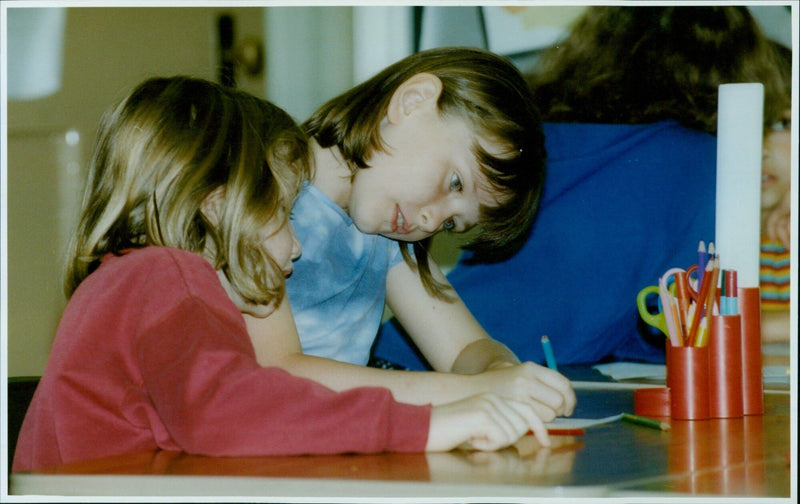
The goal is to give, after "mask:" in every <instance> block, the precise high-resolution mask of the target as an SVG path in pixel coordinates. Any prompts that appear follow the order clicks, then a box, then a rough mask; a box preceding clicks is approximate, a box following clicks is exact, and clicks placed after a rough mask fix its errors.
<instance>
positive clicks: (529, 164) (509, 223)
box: [303, 47, 545, 299]
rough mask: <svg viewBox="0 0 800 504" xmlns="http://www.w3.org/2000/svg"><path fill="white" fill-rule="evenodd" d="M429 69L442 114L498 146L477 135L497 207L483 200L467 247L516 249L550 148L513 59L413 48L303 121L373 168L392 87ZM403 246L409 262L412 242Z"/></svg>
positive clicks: (325, 143) (324, 140) (441, 290)
mask: <svg viewBox="0 0 800 504" xmlns="http://www.w3.org/2000/svg"><path fill="white" fill-rule="evenodd" d="M420 73H430V74H433V75H435V76H436V77H438V78H439V79H440V80H441V82H442V92H441V94H440V96H439V99H438V102H437V106H438V109H439V112H440V114H442V116H450V117H456V118H460V119H463V120H465V121H466V122H467V124H469V125H470V126H471V127H472V129H473V131H474V132H475V134H476V135H479V136H481V137H484V138H487V139H489V140H491V141H492V143H493V144H494V145H499V146H500V147H501V149H502V150H503V152H502V153H500V154H497V155H492V154H490V153H489V152H487V151H486V150H485V149H484V148H482V147H481V146H480V144H479V143H478V141H477V140H476V141H475V143H474V145H473V146H472V152H473V154H474V155H475V158H476V159H477V161H478V164H479V166H480V167H481V170H482V172H483V174H484V175H485V176H486V177H487V178H488V180H489V183H490V185H491V189H492V190H493V192H494V193H496V194H498V195H499V198H498V199H499V202H498V205H496V206H492V207H489V206H485V207H481V209H480V212H481V216H480V223H479V224H478V230H477V231H478V232H477V233H476V234H475V235H474V236H473V237H472V238H471V240H470V242H469V243H467V244H466V246H465V248H468V249H470V250H474V251H475V252H476V253H477V254H479V255H489V254H492V255H502V254H508V253H510V252H512V251H513V250H515V249H516V248H517V247H518V246H519V245H520V243H521V240H522V238H524V236H526V234H527V231H528V229H529V228H530V225H531V222H532V221H533V218H534V215H535V213H536V208H537V206H538V202H539V198H540V196H541V191H542V185H543V183H544V165H545V149H544V135H543V133H542V129H541V119H540V116H539V112H538V109H537V107H536V106H535V104H534V101H533V96H532V95H531V93H530V91H529V90H528V88H527V86H526V84H525V80H524V78H523V76H522V75H521V74H520V73H519V71H518V70H517V69H516V68H515V67H514V66H513V64H512V63H511V62H510V61H508V60H506V59H505V58H502V57H500V56H497V55H495V54H492V53H490V52H488V51H483V50H479V49H471V48H460V47H450V48H439V49H431V50H428V51H423V52H420V53H416V54H413V55H411V56H409V57H407V58H405V59H403V60H401V61H399V62H397V63H395V64H393V65H391V66H389V67H387V68H386V69H384V70H383V71H381V72H380V73H378V74H377V75H375V76H374V77H372V78H371V79H369V80H367V81H366V82H364V83H362V84H360V85H358V86H356V87H354V88H352V89H351V90H349V91H347V92H345V93H344V94H342V95H340V96H338V97H336V98H334V99H332V100H331V101H329V102H328V103H326V104H324V105H323V106H322V107H320V108H319V109H318V110H317V111H316V112H315V113H314V114H313V115H312V116H311V117H310V118H309V119H308V120H307V121H306V122H305V123H304V124H303V128H304V129H305V131H306V132H307V133H308V134H309V135H311V136H313V137H314V138H315V139H316V140H317V142H318V143H319V145H320V146H321V147H323V148H327V147H333V146H336V147H338V148H339V150H340V152H341V153H342V155H343V156H344V158H345V159H346V160H347V162H348V163H349V165H350V168H351V170H352V171H353V173H355V171H356V170H358V169H367V168H368V167H369V159H370V156H371V155H372V153H373V152H374V151H375V150H383V149H384V145H383V142H382V140H381V136H380V128H379V124H380V121H381V120H382V119H383V117H384V116H385V115H386V111H387V108H388V105H389V101H390V100H391V97H392V94H393V93H394V91H395V90H396V89H397V88H398V87H399V86H400V85H401V84H402V83H404V82H405V81H407V80H408V79H409V78H411V77H413V76H414V75H416V74H420ZM428 241H429V240H423V241H421V242H417V243H414V255H415V256H416V266H417V267H418V268H419V271H420V276H421V278H422V281H423V284H424V285H425V287H426V289H427V290H428V292H430V293H432V294H434V295H436V296H439V297H442V298H445V299H446V298H447V296H446V294H445V287H444V286H443V285H442V284H439V283H438V282H436V281H435V280H434V279H433V278H432V276H431V274H430V270H429V268H428V259H427V252H426V250H425V249H426V244H427V242H428ZM400 245H401V250H402V252H403V255H404V257H405V258H406V261H407V262H408V263H409V264H412V266H413V265H414V264H413V263H412V261H411V260H410V256H409V253H408V249H407V247H406V246H405V245H404V244H402V243H401V244H400Z"/></svg>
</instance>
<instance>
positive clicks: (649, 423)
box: [622, 413, 669, 431]
mask: <svg viewBox="0 0 800 504" xmlns="http://www.w3.org/2000/svg"><path fill="white" fill-rule="evenodd" d="M622 419H623V420H625V421H628V422H631V423H634V424H636V425H642V426H644V427H650V428H653V429H658V430H662V431H668V430H669V424H668V423H667V422H661V421H659V420H654V419H652V418H647V417H643V416H639V415H631V414H630V413H623V414H622Z"/></svg>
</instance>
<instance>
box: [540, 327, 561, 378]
mask: <svg viewBox="0 0 800 504" xmlns="http://www.w3.org/2000/svg"><path fill="white" fill-rule="evenodd" d="M542 350H543V351H544V358H545V361H547V367H549V368H550V369H552V370H553V371H558V365H556V356H555V354H554V353H553V345H551V344H550V338H548V337H547V335H545V336H542Z"/></svg>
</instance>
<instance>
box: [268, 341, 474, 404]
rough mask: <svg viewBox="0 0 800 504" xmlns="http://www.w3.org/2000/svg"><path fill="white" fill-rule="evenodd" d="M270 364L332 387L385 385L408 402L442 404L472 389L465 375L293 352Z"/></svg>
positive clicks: (334, 388) (468, 393) (347, 387)
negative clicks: (378, 366)
mask: <svg viewBox="0 0 800 504" xmlns="http://www.w3.org/2000/svg"><path fill="white" fill-rule="evenodd" d="M269 365H275V366H279V367H281V368H283V369H285V370H286V371H288V372H289V373H291V374H293V375H295V376H301V377H304V378H309V379H312V380H314V381H316V382H319V383H321V384H323V385H325V386H327V387H329V388H331V389H333V390H336V391H342V390H348V389H352V388H356V387H384V388H387V389H389V390H391V391H392V395H393V396H394V398H395V400H397V401H399V402H404V403H408V404H433V405H437V404H444V403H449V402H452V401H457V400H460V399H463V398H465V397H469V396H470V395H472V394H474V393H475V390H474V388H473V386H472V385H471V384H470V380H469V377H468V376H464V375H456V374H450V373H439V372H435V371H432V372H428V371H394V370H386V369H376V368H371V367H366V366H359V365H355V364H349V363H346V362H340V361H336V360H332V359H326V358H323V357H315V356H313V355H306V354H302V353H296V354H291V355H285V356H283V357H282V358H281V359H279V360H277V361H274V362H272V363H270V364H269Z"/></svg>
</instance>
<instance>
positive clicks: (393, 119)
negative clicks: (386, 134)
mask: <svg viewBox="0 0 800 504" xmlns="http://www.w3.org/2000/svg"><path fill="white" fill-rule="evenodd" d="M441 94H442V81H441V80H440V79H439V77H437V76H435V75H433V74H429V73H418V74H416V75H414V76H413V77H411V78H410V79H408V80H407V81H405V82H403V83H402V84H400V87H398V88H397V89H396V90H395V92H394V94H392V98H391V100H390V101H389V108H388V110H387V111H386V117H387V118H388V119H389V122H390V123H397V122H399V121H402V120H403V119H404V118H406V117H408V116H409V115H411V114H412V113H414V112H415V111H417V110H423V109H425V108H426V107H436V102H437V101H438V100H439V95H441Z"/></svg>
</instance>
